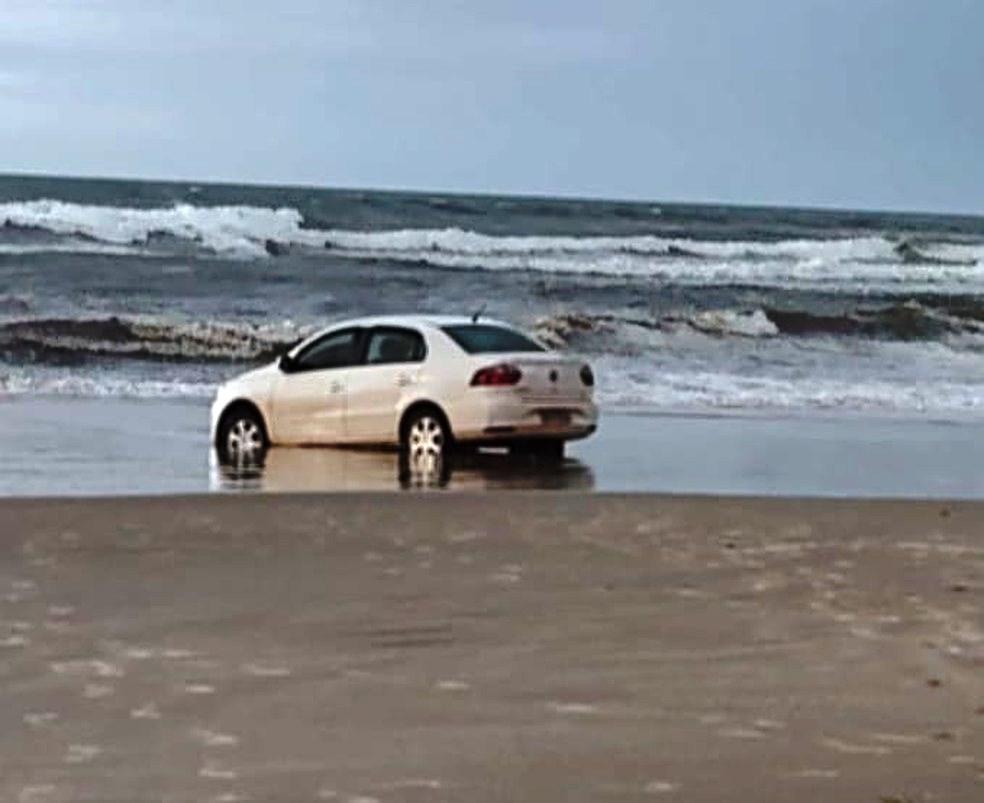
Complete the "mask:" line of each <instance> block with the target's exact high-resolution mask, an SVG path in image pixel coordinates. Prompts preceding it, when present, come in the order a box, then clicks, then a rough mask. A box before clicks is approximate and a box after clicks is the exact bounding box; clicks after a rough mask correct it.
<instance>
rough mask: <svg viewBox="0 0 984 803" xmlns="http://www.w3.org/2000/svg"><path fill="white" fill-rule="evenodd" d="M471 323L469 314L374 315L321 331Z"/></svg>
mask: <svg viewBox="0 0 984 803" xmlns="http://www.w3.org/2000/svg"><path fill="white" fill-rule="evenodd" d="M471 323H473V321H472V318H471V316H470V315H374V316H371V317H364V318H349V319H346V320H341V321H335V322H334V323H332V324H331V325H330V326H326V327H325V328H324V329H322V330H321V331H323V332H327V331H329V330H332V329H339V328H343V327H346V326H424V327H441V326H461V325H466V324H471ZM477 323H486V324H488V323H490V324H493V325H495V326H506V327H509V328H510V329H512V328H514V327H513V326H512V324H508V323H505V322H504V321H497V320H494V319H492V318H479V319H478V321H477Z"/></svg>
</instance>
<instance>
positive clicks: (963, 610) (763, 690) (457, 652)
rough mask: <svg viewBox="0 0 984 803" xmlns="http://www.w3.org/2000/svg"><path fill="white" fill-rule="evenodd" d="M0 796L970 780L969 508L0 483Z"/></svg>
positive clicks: (428, 796)
mask: <svg viewBox="0 0 984 803" xmlns="http://www.w3.org/2000/svg"><path fill="white" fill-rule="evenodd" d="M0 533H2V537H0V723H2V725H3V727H2V728H0V800H4V801H7V800H10V801H79V800H87V801H121V802H122V801H127V802H131V801H162V800H167V801H191V800H215V801H236V800H255V801H281V800H282V801H295V800H338V801H350V803H356V801H358V802H359V803H369V802H370V801H373V800H376V801H404V800H406V801H425V800H428V801H429V800H454V801H459V800H460V801H479V802H481V801H517V800H524V801H525V800H530V801H540V800H543V801H548V800H565V801H599V800H651V799H666V800H681V801H698V802H699V801H742V803H745V802H746V801H758V800H782V801H787V800H788V801H817V802H818V803H819V802H820V801H823V803H829V801H837V800H850V801H872V803H879V801H930V800H939V801H968V803H969V802H970V801H980V800H982V799H984V616H982V595H984V536H982V533H984V506H981V505H979V504H973V503H941V502H935V503H928V502H925V503H923V502H874V501H873V502H847V501H840V502H839V501H803V500H797V499H789V500H756V499H744V500H739V499H732V500H726V499H710V498H684V497H678V498H670V497H657V496H644V497H633V496H597V495H581V494H570V493H567V494H549V493H541V494H525V493H518V494H517V493H512V494H509V495H502V494H496V493H486V494H482V495H469V494H459V495H443V494H435V493H424V494H419V495H413V496H399V495H394V494H379V495H350V496H335V497H332V496H297V495H295V496H253V495H247V496H243V495H239V496H213V497H157V498H151V499H129V500H113V499H92V500H85V501H79V500H69V499H64V500H5V501H2V502H0Z"/></svg>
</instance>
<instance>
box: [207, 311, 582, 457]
mask: <svg viewBox="0 0 984 803" xmlns="http://www.w3.org/2000/svg"><path fill="white" fill-rule="evenodd" d="M593 395H594V376H593V374H592V372H591V368H590V367H589V366H588V365H586V364H585V363H584V362H583V361H581V360H578V359H576V358H573V357H569V356H565V355H562V354H558V353H556V352H553V351H550V350H549V349H547V348H546V347H545V346H544V345H542V344H541V343H539V342H537V341H536V340H534V339H532V338H530V337H528V336H527V335H524V334H522V333H521V332H519V331H517V330H516V329H513V328H511V327H510V326H508V325H506V324H503V323H499V322H495V321H486V320H483V321H481V322H478V321H477V320H476V319H474V318H462V317H450V316H391V317H379V318H362V319H358V320H352V321H346V322H344V323H339V324H336V325H334V326H332V327H330V328H328V329H325V330H323V331H321V332H319V333H317V334H316V335H314V336H312V337H310V338H308V339H307V340H305V341H304V342H302V343H300V344H299V345H298V346H296V347H295V348H293V349H291V351H289V352H288V353H287V354H285V355H284V356H283V357H281V358H280V360H279V361H277V362H276V363H273V364H271V365H267V366H265V367H263V368H259V369H257V370H254V371H250V372H248V373H246V374H243V375H242V376H239V377H237V378H235V379H233V380H231V381H229V382H227V383H226V384H224V385H222V386H221V387H220V388H219V390H218V393H217V395H216V398H215V401H214V403H213V404H212V412H211V438H212V443H213V444H214V445H215V447H216V450H217V452H218V455H219V457H220V459H221V460H223V461H224V462H230V463H243V462H251V461H256V460H258V459H259V458H260V457H261V456H262V455H264V454H265V452H266V450H267V447H269V446H274V445H284V446H307V445H340V444H374V445H391V446H396V445H398V446H400V447H401V451H402V452H403V454H404V455H405V456H406V458H407V460H408V461H409V469H410V470H411V471H422V472H423V473H425V474H428V475H433V474H438V475H439V474H440V473H441V471H442V465H443V463H444V462H445V461H446V459H447V457H448V455H449V453H450V450H451V447H452V446H460V447H465V448H470V447H476V446H483V445H505V446H508V447H509V448H510V449H511V450H513V451H515V452H522V453H526V454H531V455H535V456H537V457H539V458H546V459H548V460H559V459H560V458H562V457H563V454H564V444H565V442H566V441H569V440H574V439H577V438H583V437H586V436H588V435H590V434H591V433H592V432H594V430H595V427H596V425H597V415H598V414H597V408H596V407H595V404H594V400H593Z"/></svg>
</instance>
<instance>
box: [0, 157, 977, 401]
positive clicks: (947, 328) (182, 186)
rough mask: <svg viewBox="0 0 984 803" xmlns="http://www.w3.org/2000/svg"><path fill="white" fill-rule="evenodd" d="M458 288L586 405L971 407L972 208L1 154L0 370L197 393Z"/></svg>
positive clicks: (446, 301) (18, 378) (122, 388)
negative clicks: (243, 178) (43, 173)
mask: <svg viewBox="0 0 984 803" xmlns="http://www.w3.org/2000/svg"><path fill="white" fill-rule="evenodd" d="M477 309H485V311H486V314H487V315H489V316H491V317H496V318H503V319H506V320H509V321H512V322H514V323H516V324H518V325H520V326H522V327H524V328H527V329H529V330H532V331H534V332H536V333H537V334H539V336H541V337H542V338H543V339H545V340H547V341H549V342H550V343H552V344H553V345H555V346H556V347H558V348H562V349H566V350H569V351H572V352H575V353H578V354H581V355H584V356H585V357H586V358H588V359H589V360H590V361H591V362H592V364H593V365H594V366H595V369H596V374H597V375H598V396H599V400H600V402H601V405H602V407H603V408H604V409H613V410H645V411H657V412H666V411H672V412H694V413H708V412H710V413H713V412H719V411H735V410H738V411H752V410H754V411H766V412H768V411H778V412H783V413H786V412H792V413H807V414H810V413H814V412H818V411H824V412H825V413H829V412H836V411H843V412H846V413H859V412H860V413H864V412H876V413H886V414H891V415H895V414H899V415H905V416H908V415H916V416H929V417H933V418H939V419H951V418H961V419H965V418H968V417H969V418H974V417H982V416H984V218H982V217H971V216H946V215H928V214H899V213H878V212H855V211H829V210H824V211H821V210H810V209H790V208H758V207H733V206H716V205H693V204H677V203H664V202H648V203H637V202H620V201H603V200H569V199H556V198H534V197H496V196H478V195H474V196H473V195H449V194H441V193H409V192H379V191H371V190H330V189H311V188H293V187H256V186H237V185H231V184H223V185H218V184H193V183H175V182H149V181H122V180H119V181H118V180H92V179H67V178H47V177H27V176H0V395H18V396H24V395H27V396H30V395H36V396H52V395H56V396H82V397H107V396H108V397H205V396H208V395H210V394H211V392H212V391H213V389H214V387H215V385H216V384H217V383H218V382H220V381H222V380H223V379H225V378H227V377H229V376H231V375H234V374H236V373H238V372H240V371H242V370H245V369H246V368H247V367H250V366H252V365H254V364H257V363H259V362H262V361H264V360H269V359H270V358H271V357H272V356H273V355H275V354H277V353H278V352H280V351H281V350H283V349H285V348H286V347H287V346H288V345H289V344H291V343H293V342H294V341H296V340H297V339H298V338H300V337H302V336H304V335H306V334H307V333H309V332H311V331H313V330H315V329H317V328H319V327H322V326H324V325H326V324H328V323H330V322H332V321H335V320H338V319H341V318H346V317H350V316H354V315H363V314H372V313H395V312H417V311H424V312H435V313H437V312H440V313H470V312H473V311H475V310H477Z"/></svg>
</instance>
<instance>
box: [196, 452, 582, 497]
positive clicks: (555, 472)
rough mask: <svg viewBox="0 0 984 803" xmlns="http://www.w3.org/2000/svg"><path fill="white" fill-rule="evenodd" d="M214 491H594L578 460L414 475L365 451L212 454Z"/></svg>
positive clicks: (476, 462)
mask: <svg viewBox="0 0 984 803" xmlns="http://www.w3.org/2000/svg"><path fill="white" fill-rule="evenodd" d="M212 455H213V460H212V461H211V487H212V489H213V490H216V491H244V490H245V491H252V490H255V491H270V492H298V491H300V492H305V491H317V492H324V491H392V490H397V489H400V488H404V489H429V488H449V489H452V490H464V491H470V490H491V489H496V488H499V489H503V488H515V489H536V490H579V491H590V490H592V489H593V488H594V475H593V473H592V471H591V469H590V468H589V467H588V466H586V465H585V464H584V463H582V462H580V461H579V460H566V461H564V462H563V463H562V464H560V465H557V464H552V463H547V464H544V463H543V461H540V460H536V459H533V458H531V457H530V456H529V455H518V456H516V455H511V454H503V453H501V452H499V453H495V452H491V453H490V452H467V451H466V452H456V453H454V454H452V455H450V456H449V458H448V459H447V460H445V461H443V462H442V464H441V467H440V470H439V471H437V472H435V473H428V472H426V471H422V470H419V469H418V470H412V469H411V467H410V461H409V456H408V455H406V454H399V455H395V454H393V453H392V452H384V451H378V450H368V449H352V448H328V449H292V448H284V449H270V450H269V451H268V452H267V453H266V454H264V455H263V456H262V457H261V458H260V459H259V460H256V461H246V462H233V463H228V462H225V463H224V462H220V461H218V460H216V459H214V457H215V452H214V451H213V452H212Z"/></svg>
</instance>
